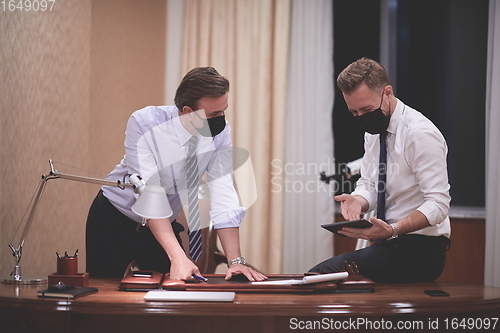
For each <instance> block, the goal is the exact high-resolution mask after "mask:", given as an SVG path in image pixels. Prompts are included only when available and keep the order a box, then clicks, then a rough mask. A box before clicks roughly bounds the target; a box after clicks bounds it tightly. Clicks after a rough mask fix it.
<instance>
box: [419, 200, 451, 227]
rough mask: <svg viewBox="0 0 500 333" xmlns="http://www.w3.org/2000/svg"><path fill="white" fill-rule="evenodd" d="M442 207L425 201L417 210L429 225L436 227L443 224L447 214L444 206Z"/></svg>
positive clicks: (447, 211)
mask: <svg viewBox="0 0 500 333" xmlns="http://www.w3.org/2000/svg"><path fill="white" fill-rule="evenodd" d="M442 206H443V207H441V205H440V204H439V203H437V202H432V201H426V202H424V203H423V204H422V205H421V206H420V207H418V208H417V210H418V211H419V212H421V213H422V214H424V215H425V217H426V218H427V221H428V222H429V224H430V225H436V224H438V223H441V222H443V221H444V220H445V219H446V217H447V216H448V213H449V209H448V208H447V207H446V205H444V204H443V205H442Z"/></svg>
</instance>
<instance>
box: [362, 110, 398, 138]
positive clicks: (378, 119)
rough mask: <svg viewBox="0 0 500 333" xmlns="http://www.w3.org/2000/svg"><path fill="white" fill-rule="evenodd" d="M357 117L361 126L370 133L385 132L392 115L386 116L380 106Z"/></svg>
mask: <svg viewBox="0 0 500 333" xmlns="http://www.w3.org/2000/svg"><path fill="white" fill-rule="evenodd" d="M355 118H356V120H357V121H358V123H359V124H360V125H361V127H362V128H363V129H364V130H365V131H367V132H368V133H370V134H380V133H383V132H385V131H386V130H387V127H389V121H390V120H391V116H386V115H385V114H384V113H383V112H382V109H380V108H378V109H376V110H374V111H372V112H368V113H365V114H364V115H362V116H357V117H355Z"/></svg>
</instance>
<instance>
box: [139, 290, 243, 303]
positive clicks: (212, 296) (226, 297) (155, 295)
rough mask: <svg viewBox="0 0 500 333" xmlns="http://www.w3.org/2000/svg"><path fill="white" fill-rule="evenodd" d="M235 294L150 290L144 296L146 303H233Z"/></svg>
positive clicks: (229, 292) (226, 292)
mask: <svg viewBox="0 0 500 333" xmlns="http://www.w3.org/2000/svg"><path fill="white" fill-rule="evenodd" d="M234 296H235V293H234V292H232V291H169V290H150V291H148V292H147V293H146V295H144V299H145V300H146V301H171V302H177V301H181V302H232V301H234Z"/></svg>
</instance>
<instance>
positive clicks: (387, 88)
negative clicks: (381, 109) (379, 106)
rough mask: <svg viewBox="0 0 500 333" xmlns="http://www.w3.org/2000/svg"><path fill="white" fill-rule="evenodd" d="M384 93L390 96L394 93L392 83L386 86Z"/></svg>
mask: <svg viewBox="0 0 500 333" xmlns="http://www.w3.org/2000/svg"><path fill="white" fill-rule="evenodd" d="M384 94H385V95H386V96H387V97H389V96H390V95H394V90H393V88H392V86H391V85H388V86H387V87H385V91H384Z"/></svg>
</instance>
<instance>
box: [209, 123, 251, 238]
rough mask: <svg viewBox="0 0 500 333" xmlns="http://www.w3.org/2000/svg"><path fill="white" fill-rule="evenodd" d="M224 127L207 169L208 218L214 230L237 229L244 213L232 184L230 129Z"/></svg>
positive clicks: (244, 210)
mask: <svg viewBox="0 0 500 333" xmlns="http://www.w3.org/2000/svg"><path fill="white" fill-rule="evenodd" d="M226 127H227V128H226V129H225V130H224V132H222V133H221V134H220V135H218V136H217V138H216V140H217V142H215V144H216V147H217V149H216V151H215V153H214V154H213V156H212V158H211V160H210V163H209V165H208V167H207V176H208V188H209V191H210V208H211V210H210V218H211V219H212V222H213V223H214V228H215V229H221V228H237V227H239V226H240V224H241V222H242V220H243V217H244V216H245V213H246V209H245V208H244V207H241V206H240V202H239V197H238V194H237V192H236V189H235V187H234V183H233V160H232V144H231V128H230V126H229V125H227V126H226Z"/></svg>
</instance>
